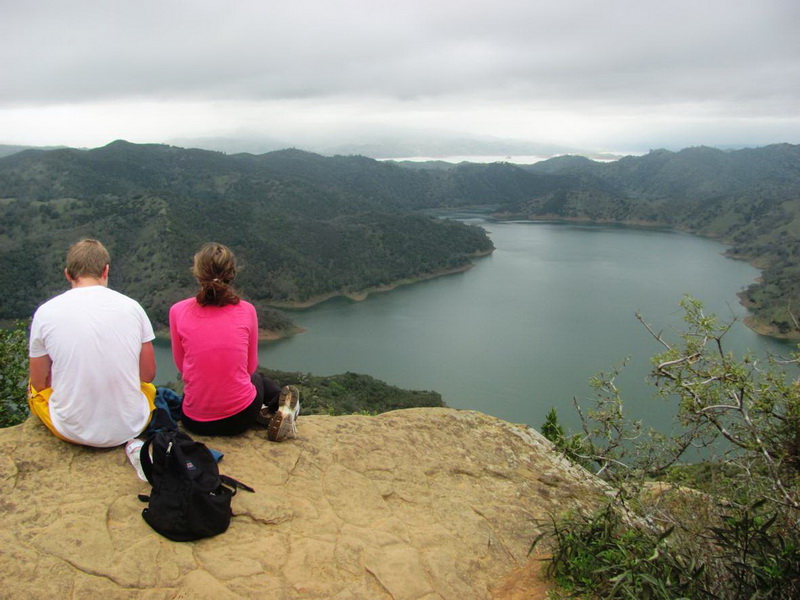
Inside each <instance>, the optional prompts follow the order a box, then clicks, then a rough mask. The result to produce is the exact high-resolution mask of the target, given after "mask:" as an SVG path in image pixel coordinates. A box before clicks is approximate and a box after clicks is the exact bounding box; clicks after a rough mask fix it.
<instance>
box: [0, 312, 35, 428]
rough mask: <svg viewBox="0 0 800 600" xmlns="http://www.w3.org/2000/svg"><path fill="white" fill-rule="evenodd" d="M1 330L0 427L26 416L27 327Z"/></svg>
mask: <svg viewBox="0 0 800 600" xmlns="http://www.w3.org/2000/svg"><path fill="white" fill-rule="evenodd" d="M29 325H30V321H28V322H23V321H18V322H17V323H15V324H14V327H12V328H9V329H6V328H2V327H0V428H2V427H10V426H11V425H17V424H18V423H22V421H24V420H25V419H26V418H27V417H28V327H29Z"/></svg>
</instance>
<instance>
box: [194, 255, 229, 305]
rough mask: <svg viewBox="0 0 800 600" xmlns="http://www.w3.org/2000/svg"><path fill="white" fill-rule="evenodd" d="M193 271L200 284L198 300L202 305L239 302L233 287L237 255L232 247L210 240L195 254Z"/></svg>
mask: <svg viewBox="0 0 800 600" xmlns="http://www.w3.org/2000/svg"><path fill="white" fill-rule="evenodd" d="M192 273H193V274H194V276H195V277H196V278H197V283H199V284H200V291H199V292H197V296H195V297H196V298H197V302H198V303H199V304H200V306H225V305H226V304H238V303H239V295H238V294H237V293H236V291H235V290H234V289H233V288H232V287H231V284H232V283H233V280H234V278H235V277H236V257H235V256H234V255H233V252H231V250H230V248H228V247H227V246H223V245H222V244H217V243H216V242H209V243H207V244H204V245H203V247H202V248H200V250H199V251H198V252H197V254H195V255H194V265H193V266H192Z"/></svg>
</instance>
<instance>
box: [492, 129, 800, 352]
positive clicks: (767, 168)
mask: <svg viewBox="0 0 800 600" xmlns="http://www.w3.org/2000/svg"><path fill="white" fill-rule="evenodd" d="M527 169H528V170H530V171H532V172H534V173H537V174H539V175H541V174H549V175H553V176H559V177H562V178H563V181H564V182H565V183H566V185H564V186H561V187H559V188H558V189H557V190H556V191H554V192H551V193H547V194H541V195H538V196H531V197H530V198H529V199H527V200H523V201H521V202H509V203H505V204H504V206H503V207H502V208H501V209H500V210H501V211H502V212H505V213H507V214H515V215H524V216H526V217H529V218H542V217H548V218H556V219H565V218H567V219H572V218H577V219H588V220H593V221H615V222H629V223H647V224H655V225H663V226H667V227H672V228H680V229H685V230H687V231H692V232H695V233H700V234H704V235H710V236H714V237H718V238H720V239H722V240H723V241H725V242H726V243H728V244H730V247H729V249H728V251H727V253H728V254H729V255H731V256H734V257H739V258H745V259H748V260H750V261H752V262H753V263H754V264H756V265H757V266H759V267H761V268H763V269H764V271H763V281H761V282H758V283H754V284H753V285H752V286H750V287H749V289H748V290H747V292H746V293H745V294H744V295H743V296H744V300H745V301H746V303H747V304H748V305H750V306H751V308H752V310H753V311H754V313H755V315H756V318H757V319H756V320H757V323H756V324H757V326H758V327H757V328H758V329H759V330H760V331H763V332H765V333H769V334H771V335H788V336H792V337H797V336H798V334H800V328H798V323H797V319H800V146H797V145H791V144H777V145H772V146H766V147H764V148H758V149H745V150H737V151H731V152H724V151H721V150H717V149H713V148H707V147H697V148H688V149H685V150H682V151H680V152H669V151H666V150H656V151H652V152H650V153H649V154H647V155H645V156H641V157H626V158H623V159H621V160H619V161H617V162H614V163H605V164H604V163H596V162H592V161H589V160H587V159H585V158H581V157H575V156H567V157H559V158H554V159H551V160H549V161H545V162H542V163H537V164H535V165H532V166H530V167H527ZM567 182H568V183H567Z"/></svg>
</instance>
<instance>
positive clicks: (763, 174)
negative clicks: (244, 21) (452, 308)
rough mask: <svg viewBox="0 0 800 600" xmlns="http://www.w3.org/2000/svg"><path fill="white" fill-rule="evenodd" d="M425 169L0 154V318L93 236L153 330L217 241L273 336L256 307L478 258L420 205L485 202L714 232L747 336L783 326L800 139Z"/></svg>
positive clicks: (141, 155)
mask: <svg viewBox="0 0 800 600" xmlns="http://www.w3.org/2000/svg"><path fill="white" fill-rule="evenodd" d="M435 167H436V168H430V165H425V164H413V163H403V164H402V165H401V164H395V163H388V162H379V161H375V160H372V159H369V158H365V157H361V156H334V157H323V156H320V155H317V154H312V153H309V152H303V151H300V150H293V149H290V150H281V151H278V152H270V153H267V154H263V155H258V156H255V155H251V154H236V155H230V156H229V155H225V154H222V153H219V152H209V151H205V150H191V149H183V148H176V147H171V146H164V145H136V144H130V143H127V142H124V141H117V142H114V143H112V144H109V145H108V146H105V147H103V148H97V149H94V150H74V149H56V150H49V151H43V150H27V151H24V152H19V153H16V154H13V155H11V156H7V157H4V158H0V260H2V261H3V265H4V268H3V269H2V270H0V286H2V289H3V290H4V295H3V301H2V304H0V319H9V318H15V317H25V316H29V315H30V313H31V311H32V310H33V309H34V308H35V306H36V305H37V304H39V303H40V302H41V301H43V300H44V299H46V298H47V297H49V296H50V295H52V294H54V293H56V292H58V291H60V290H62V289H63V288H64V282H63V280H62V278H61V275H60V269H61V261H62V259H63V254H64V251H65V249H66V247H67V246H68V245H69V243H71V242H72V241H74V240H76V239H78V238H79V237H82V236H94V237H97V238H99V239H101V240H103V241H104V242H106V243H107V245H108V246H109V249H110V251H111V253H112V260H113V264H112V284H113V286H114V287H115V288H117V289H119V290H121V291H123V292H125V293H128V294H130V295H132V296H134V297H136V298H139V299H141V301H142V303H143V305H144V306H145V307H146V309H147V310H148V312H149V313H150V315H151V318H152V319H153V320H154V322H155V323H156V324H158V325H162V326H163V325H164V324H165V321H166V311H167V308H168V307H169V305H170V304H171V303H172V302H174V301H175V300H177V299H179V298H181V297H185V296H186V295H188V294H190V293H192V289H193V282H192V278H191V276H190V275H189V271H188V269H189V265H190V260H191V256H192V254H193V253H194V251H195V250H196V249H197V248H198V247H199V246H200V244H202V243H203V242H205V241H209V240H216V241H219V242H222V243H226V244H228V245H230V246H232V247H233V248H234V250H235V251H236V252H237V254H238V256H239V257H240V258H241V260H242V263H243V264H244V267H245V268H244V270H243V271H242V273H241V276H240V278H239V280H238V282H237V283H238V285H239V287H240V289H241V290H242V292H243V293H244V295H245V296H246V297H247V298H249V299H250V300H252V301H253V302H254V303H256V305H257V306H258V307H259V309H260V310H261V311H262V314H263V319H264V321H265V322H268V324H269V325H270V327H272V328H277V329H281V328H283V329H287V328H290V327H291V324H290V322H289V321H288V319H286V318H285V317H282V316H281V315H280V314H279V313H276V312H274V311H271V310H270V309H269V306H271V305H272V306H281V305H286V304H300V303H307V302H310V301H313V300H314V299H318V298H321V297H325V296H327V295H330V294H335V293H356V292H359V291H362V290H365V289H368V288H373V287H382V286H386V285H391V284H392V283H395V282H397V281H401V280H408V279H414V278H417V277H420V276H425V275H430V274H433V273H438V272H443V271H447V270H453V269H458V268H462V267H464V266H466V265H467V264H468V263H469V261H470V258H471V257H473V256H476V255H479V254H483V253H486V252H490V251H491V249H492V246H491V242H490V240H489V239H488V237H487V236H486V234H485V232H484V231H483V230H482V229H479V228H475V227H469V226H466V225H463V224H460V223H454V222H449V221H441V220H438V219H434V218H430V217H428V216H424V214H423V212H421V209H446V208H456V207H465V206H483V207H486V206H491V207H496V209H495V210H496V212H495V215H496V216H497V217H498V218H508V217H514V218H530V219H543V218H546V219H564V220H589V221H597V222H620V223H635V224H648V225H656V226H662V227H673V228H679V229H683V230H686V231H692V232H695V233H699V234H702V235H709V236H714V237H717V238H719V239H720V240H722V241H724V242H726V243H728V244H729V248H728V253H729V254H730V255H731V256H734V257H738V258H744V259H747V260H750V261H752V262H754V263H755V264H756V265H757V266H759V267H761V268H763V269H764V277H763V281H762V282H759V283H757V284H754V285H753V286H751V287H750V289H748V290H747V292H746V294H745V295H744V296H745V297H744V300H745V301H746V302H747V303H748V305H749V306H750V307H751V309H752V310H753V312H754V314H755V317H756V321H757V326H758V327H759V328H760V330H761V331H763V332H766V333H769V334H771V335H789V336H796V335H798V334H800V330H799V329H798V327H797V325H796V323H795V318H794V317H795V316H797V315H800V290H799V289H798V286H797V285H796V283H795V282H797V281H798V276H800V221H798V215H799V214H800V146H794V145H790V144H779V145H773V146H767V147H764V148H758V149H747V150H737V151H729V152H726V151H721V150H716V149H712V148H704V147H699V148H688V149H686V150H682V151H680V152H670V151H666V150H655V151H652V152H650V153H649V154H647V155H645V156H640V157H626V158H623V159H621V160H619V161H616V162H612V163H599V162H594V161H591V160H588V159H586V158H583V157H575V156H563V157H558V158H554V159H551V160H548V161H544V162H540V163H537V164H535V165H530V166H518V165H511V164H505V163H495V164H467V163H462V164H460V165H455V166H449V167H448V166H445V165H443V164H441V163H437V164H436V165H435ZM268 311H269V312H268Z"/></svg>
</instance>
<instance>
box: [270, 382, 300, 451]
mask: <svg viewBox="0 0 800 600" xmlns="http://www.w3.org/2000/svg"><path fill="white" fill-rule="evenodd" d="M299 414H300V390H298V389H297V388H296V387H295V386H293V385H287V386H284V388H283V389H282V390H281V395H280V398H279V399H278V412H276V413H275V416H274V417H272V420H271V421H270V422H269V427H268V428H267V439H268V440H269V441H271V442H282V441H283V440H285V439H288V438H293V437H297V416H298V415H299Z"/></svg>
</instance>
